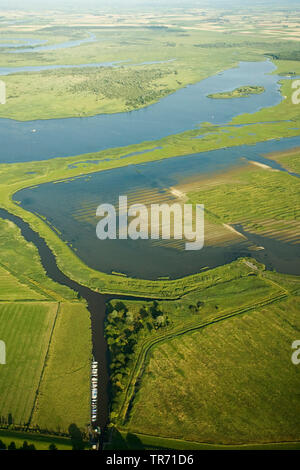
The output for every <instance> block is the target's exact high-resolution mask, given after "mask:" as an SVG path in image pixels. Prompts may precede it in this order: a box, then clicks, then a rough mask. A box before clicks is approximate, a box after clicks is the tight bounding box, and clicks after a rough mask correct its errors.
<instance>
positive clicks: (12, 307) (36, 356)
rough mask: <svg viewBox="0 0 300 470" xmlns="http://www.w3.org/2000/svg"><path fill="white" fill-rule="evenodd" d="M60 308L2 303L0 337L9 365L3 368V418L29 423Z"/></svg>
mask: <svg viewBox="0 0 300 470" xmlns="http://www.w3.org/2000/svg"><path fill="white" fill-rule="evenodd" d="M57 308H58V305H57V304H56V303H50V302H26V303H22V302H17V303H14V302H11V303H4V302H3V303H1V304H0V338H1V340H2V341H4V342H5V344H6V364H5V365H1V366H0V416H1V417H2V420H3V421H4V422H6V423H9V422H11V421H12V422H13V423H15V424H27V423H28V422H29V420H30V415H31V412H32V408H33V406H34V400H35V394H36V392H37V389H38V386H39V380H40V376H41V373H42V369H43V366H44V361H45V358H46V353H47V349H48V345H49V341H50V337H51V331H52V328H53V324H54V321H55V317H56V313H57Z"/></svg>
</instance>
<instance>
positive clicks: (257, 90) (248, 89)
mask: <svg viewBox="0 0 300 470" xmlns="http://www.w3.org/2000/svg"><path fill="white" fill-rule="evenodd" d="M264 91H265V88H264V87H263V86H250V85H249V86H242V87H239V88H236V89H235V90H233V91H224V92H221V93H213V94H211V95H208V98H214V99H229V98H246V97H247V96H250V95H260V94H261V93H264Z"/></svg>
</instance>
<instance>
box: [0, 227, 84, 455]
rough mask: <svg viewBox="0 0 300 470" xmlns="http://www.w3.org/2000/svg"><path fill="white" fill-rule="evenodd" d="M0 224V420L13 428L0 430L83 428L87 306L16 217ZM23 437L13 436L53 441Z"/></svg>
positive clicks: (39, 444) (43, 444)
mask: <svg viewBox="0 0 300 470" xmlns="http://www.w3.org/2000/svg"><path fill="white" fill-rule="evenodd" d="M0 226H1V236H0V248H1V250H0V279H1V287H0V338H1V340H2V341H4V342H5V345H6V364H5V365H1V366H0V417H1V418H0V425H1V427H5V428H6V427H7V426H9V428H10V429H9V430H8V429H5V430H3V431H1V432H2V433H4V434H5V433H11V432H12V430H14V432H16V431H17V430H20V431H24V430H25V429H35V430H39V431H40V430H43V432H44V433H51V432H52V433H53V432H54V431H55V432H56V433H64V434H68V428H69V425H70V424H76V426H77V427H79V428H80V429H81V430H82V431H83V432H86V425H87V424H88V422H89V416H90V413H89V373H90V360H91V350H92V345H91V333H90V319H89V312H88V310H87V308H86V305H85V303H84V302H82V301H78V300H77V296H76V293H75V292H73V291H72V290H70V289H68V288H67V287H64V286H61V285H59V284H56V283H55V282H53V281H52V280H50V279H49V278H48V277H47V276H46V273H45V271H44V269H43V267H42V265H41V263H40V258H39V255H38V251H37V248H36V247H34V246H33V245H32V244H30V243H28V242H26V241H25V239H24V238H23V237H22V235H21V234H20V230H19V229H18V228H17V227H16V226H15V225H14V224H13V223H11V222H8V221H6V220H1V221H0ZM2 266H5V268H4V267H2ZM58 389H59V390H60V391H61V392H60V393H57V390H58ZM5 435H6V434H5ZM9 435H10V434H9ZM23 435H25V438H24V439H23V437H22V436H23ZM18 436H19V434H16V436H13V437H16V439H13V440H15V442H16V443H17V442H21V441H22V442H23V441H24V440H27V441H28V442H33V441H34V442H33V443H34V444H37V446H36V447H38V448H43V449H46V448H48V446H49V444H50V443H51V438H50V440H49V438H47V437H45V438H44V440H43V439H41V442H37V443H36V442H35V441H36V440H37V441H39V439H40V436H38V437H35V436H34V437H32V436H29V437H28V439H26V436H27V433H25V434H24V433H23V434H22V435H20V438H19V440H18ZM2 440H3V439H2ZM8 440H9V437H7V439H6V440H5V439H4V440H3V442H5V443H9V442H10V441H9V442H8ZM63 442H65V441H62V442H61V443H60V445H59V446H57V447H59V448H70V446H71V444H70V442H69V441H66V442H65V444H64V443H63Z"/></svg>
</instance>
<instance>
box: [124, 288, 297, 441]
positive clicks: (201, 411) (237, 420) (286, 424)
mask: <svg viewBox="0 0 300 470" xmlns="http://www.w3.org/2000/svg"><path fill="white" fill-rule="evenodd" d="M298 309H299V298H298V297H291V298H290V299H289V300H287V301H282V302H279V303H278V304H276V305H272V306H270V307H263V308H261V309H257V310H255V311H254V312H251V313H248V314H245V315H243V316H242V317H235V318H232V319H228V320H226V321H224V322H222V323H219V324H216V325H214V326H208V327H207V328H204V329H202V330H199V331H197V332H194V333H192V334H185V335H183V336H181V337H180V338H175V339H172V340H169V341H168V342H165V343H163V344H161V345H159V346H157V347H156V348H155V349H154V350H153V352H152V354H151V356H150V358H149V362H148V364H147V367H146V370H145V373H144V375H143V379H142V381H141V384H140V386H139V390H138V392H137V395H136V397H135V400H134V402H133V405H132V409H131V412H130V416H129V419H128V421H127V423H126V430H127V431H128V432H131V433H139V432H141V433H144V434H149V435H155V436H161V437H170V438H176V439H185V440H191V441H198V442H207V443H218V444H239V443H244V444H245V443H254V442H255V443H266V442H287V441H291V442H292V441H294V440H298V439H299V432H300V428H299V420H298V416H299V413H300V408H299V387H300V375H299V371H298V369H297V368H296V367H295V366H294V365H293V364H292V362H291V343H292V342H293V340H294V337H295V330H299V326H300V325H299V316H298ZM187 445H188V444H187Z"/></svg>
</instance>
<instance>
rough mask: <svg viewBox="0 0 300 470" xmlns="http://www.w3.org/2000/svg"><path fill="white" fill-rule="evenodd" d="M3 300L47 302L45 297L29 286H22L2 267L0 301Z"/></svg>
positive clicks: (0, 272)
mask: <svg viewBox="0 0 300 470" xmlns="http://www.w3.org/2000/svg"><path fill="white" fill-rule="evenodd" d="M3 300H45V297H44V296H43V295H41V294H40V293H39V292H35V291H34V290H33V289H30V287H29V286H26V285H25V284H21V283H20V282H19V281H18V279H17V278H15V277H14V276H13V275H12V274H11V273H10V272H8V271H7V270H6V269H4V268H3V267H1V265H0V301H3Z"/></svg>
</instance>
